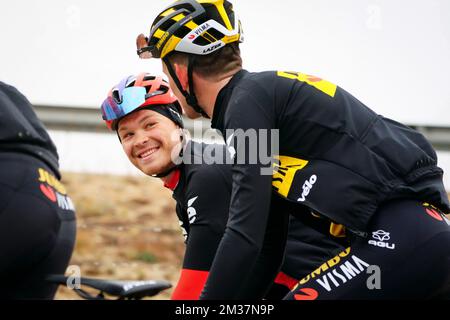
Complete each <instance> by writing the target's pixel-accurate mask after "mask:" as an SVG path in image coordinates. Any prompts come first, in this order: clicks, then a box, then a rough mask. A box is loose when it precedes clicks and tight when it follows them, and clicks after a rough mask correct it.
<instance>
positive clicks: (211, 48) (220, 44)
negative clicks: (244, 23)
mask: <svg viewBox="0 0 450 320" xmlns="http://www.w3.org/2000/svg"><path fill="white" fill-rule="evenodd" d="M221 46H222V43H218V44H215V45H213V46H211V47H209V48H207V49H205V50H203V53H208V52H212V51H214V50H216V49H217V48H219V47H221Z"/></svg>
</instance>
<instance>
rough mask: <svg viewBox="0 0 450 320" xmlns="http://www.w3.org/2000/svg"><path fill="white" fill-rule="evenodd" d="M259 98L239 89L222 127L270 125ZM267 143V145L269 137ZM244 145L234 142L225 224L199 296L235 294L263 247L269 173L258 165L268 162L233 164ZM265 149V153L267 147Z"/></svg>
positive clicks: (270, 118)
mask: <svg viewBox="0 0 450 320" xmlns="http://www.w3.org/2000/svg"><path fill="white" fill-rule="evenodd" d="M235 90H237V88H235ZM261 99H262V100H266V101H267V100H268V99H265V97H260V98H259V99H258V100H255V99H253V98H252V96H251V95H250V94H249V93H248V92H242V94H240V95H239V97H236V98H234V100H233V105H230V106H229V108H228V110H227V116H226V119H225V129H243V130H247V129H269V130H270V129H271V128H273V127H274V123H275V120H274V115H273V113H274V112H273V111H271V110H270V109H268V108H264V107H263V106H262V105H261V103H260V100H261ZM269 101H270V100H269ZM262 103H264V102H262ZM272 108H273V107H272ZM256 136H258V132H257V135H256ZM252 143H253V144H254V143H255V142H252ZM256 143H259V141H256ZM268 144H269V146H268V147H269V148H270V139H268ZM248 149H249V144H248V143H247V144H238V145H237V148H236V156H235V164H234V165H233V169H232V193H231V201H230V210H229V218H228V223H227V228H226V230H225V234H224V237H223V238H222V241H221V243H220V245H219V248H218V251H217V253H216V257H215V259H214V262H213V265H212V268H211V271H210V275H209V277H208V281H207V283H206V286H205V288H204V291H203V292H202V295H201V299H236V298H238V297H239V296H238V292H239V291H241V290H242V289H244V288H243V287H242V286H243V285H245V283H246V281H248V280H249V277H250V276H251V272H252V270H253V268H254V267H255V263H256V261H257V258H258V256H259V254H260V252H261V249H262V247H263V242H264V234H265V231H266V225H267V221H268V217H269V207H270V199H271V182H272V175H271V174H266V175H262V174H261V169H262V168H265V169H266V170H267V167H269V168H270V165H268V166H265V165H264V164H263V163H261V161H259V160H260V159H258V162H257V163H256V164H236V161H238V160H239V157H240V156H242V155H244V154H246V155H247V156H248ZM265 151H266V155H267V150H265ZM247 160H248V159H247ZM258 296H259V294H258Z"/></svg>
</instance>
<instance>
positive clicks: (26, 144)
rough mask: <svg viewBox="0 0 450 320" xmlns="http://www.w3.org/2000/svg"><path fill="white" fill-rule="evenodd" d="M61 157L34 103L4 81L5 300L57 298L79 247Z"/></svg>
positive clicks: (1, 194) (1, 198)
mask: <svg viewBox="0 0 450 320" xmlns="http://www.w3.org/2000/svg"><path fill="white" fill-rule="evenodd" d="M60 180H61V174H60V172H59V163H58V153H57V150H56V147H55V145H54V143H53V141H52V139H51V138H50V136H49V135H48V133H47V131H46V129H45V127H44V125H43V124H42V123H41V121H40V120H39V119H38V118H37V116H36V114H35V112H34V111H33V107H32V105H31V104H30V102H29V101H28V100H27V99H26V98H25V96H24V95H22V94H21V93H20V92H19V91H18V90H17V89H16V88H14V87H12V86H10V85H7V84H6V83H3V82H0V287H1V290H0V298H3V299H53V298H54V295H55V293H56V290H57V288H58V286H57V284H54V283H49V282H47V281H46V278H47V276H48V275H49V274H54V273H64V271H65V270H66V268H67V265H68V263H69V261H70V258H71V255H72V251H73V248H74V243H75V234H76V221H75V209H74V206H73V203H72V201H71V199H70V197H69V195H68V194H67V191H66V188H65V187H64V185H63V184H62V183H61V181H60Z"/></svg>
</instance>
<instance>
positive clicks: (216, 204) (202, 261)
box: [172, 165, 230, 300]
mask: <svg viewBox="0 0 450 320" xmlns="http://www.w3.org/2000/svg"><path fill="white" fill-rule="evenodd" d="M228 179H230V177H228ZM229 195H230V190H229V181H228V185H227V181H226V177H224V176H223V174H222V172H221V171H220V170H218V167H217V165H210V166H208V165H201V168H200V170H198V171H197V172H196V173H195V175H193V176H192V179H190V181H189V187H188V191H187V194H186V197H185V198H186V199H187V201H189V200H190V199H194V198H195V197H197V198H196V199H195V200H193V201H192V200H191V201H192V202H191V205H190V206H189V207H190V209H189V208H188V209H187V210H189V213H190V225H189V234H188V240H187V243H186V252H185V257H184V261H183V268H182V270H181V275H180V279H179V281H178V284H177V286H176V288H175V290H174V293H173V295H172V299H174V300H197V299H199V297H200V293H201V291H202V289H203V287H204V285H205V283H206V279H207V277H208V274H209V269H210V267H211V264H212V261H213V259H214V256H215V254H216V250H217V247H218V245H219V243H220V240H221V239H222V236H223V232H224V230H225V225H226V222H227V217H228V206H229V198H230V196H229ZM184 214H187V212H185V213H184Z"/></svg>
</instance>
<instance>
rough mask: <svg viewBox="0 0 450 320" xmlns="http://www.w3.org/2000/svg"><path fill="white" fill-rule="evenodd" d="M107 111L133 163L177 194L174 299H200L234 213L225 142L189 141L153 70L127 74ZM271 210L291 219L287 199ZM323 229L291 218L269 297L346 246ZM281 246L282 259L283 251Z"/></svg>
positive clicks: (109, 99)
mask: <svg viewBox="0 0 450 320" xmlns="http://www.w3.org/2000/svg"><path fill="white" fill-rule="evenodd" d="M101 110H102V116H103V119H104V120H105V123H106V125H107V126H108V128H110V129H111V130H114V131H116V133H117V135H118V138H119V140H120V142H121V145H122V147H123V149H124V151H125V153H126V155H127V156H128V159H129V160H130V162H131V163H132V164H133V165H135V166H136V167H137V168H138V169H139V170H141V171H142V172H143V173H145V174H147V175H149V176H154V177H158V178H160V179H161V180H162V181H163V182H164V185H165V187H167V188H169V189H170V190H172V191H173V198H174V199H175V200H176V203H177V205H176V214H177V217H178V219H179V222H180V226H181V228H182V230H183V234H184V236H185V242H186V250H185V255H184V260H183V266H182V270H181V275H180V278H179V281H178V283H177V285H176V287H175V290H174V293H173V295H172V298H173V299H198V298H199V296H200V293H201V291H202V289H203V286H204V284H205V282H206V279H207V277H208V274H209V268H210V267H211V264H212V261H213V260H214V256H215V253H216V251H217V247H218V245H219V243H220V240H221V238H222V235H223V233H224V231H225V227H226V222H227V218H228V207H229V202H230V191H231V166H230V165H221V164H224V163H225V162H226V159H225V158H222V156H220V155H226V154H227V152H226V148H225V146H224V145H219V144H205V143H199V142H195V141H192V140H190V139H188V137H187V136H186V135H185V134H184V133H183V131H181V130H182V128H183V127H184V124H183V121H182V118H181V108H180V105H179V103H178V101H177V99H176V97H175V96H174V95H173V93H172V91H171V90H170V88H169V86H168V84H167V82H165V81H164V80H163V79H162V78H161V77H155V76H152V75H151V74H148V73H141V74H139V75H136V76H134V75H133V76H129V77H126V78H124V79H123V80H122V81H121V82H119V83H118V84H117V85H116V86H114V87H113V88H112V90H111V91H110V92H109V94H108V96H107V98H106V99H105V101H104V102H103V104H102V107H101ZM180 139H181V140H180ZM213 155H217V156H218V158H214V157H213ZM273 207H274V210H276V211H277V212H278V217H277V221H274V223H277V222H278V223H279V221H282V220H281V219H280V217H281V216H282V215H285V216H286V217H287V215H286V214H285V213H284V212H283V210H285V211H288V210H289V208H287V207H286V208H283V203H277V204H275V203H274V204H273ZM296 210H299V208H296ZM318 228H319V226H316V225H314V224H311V225H307V224H306V223H305V222H303V221H299V220H297V219H291V225H290V234H289V236H288V246H287V252H286V259H285V263H284V268H283V269H282V272H280V273H279V274H278V276H277V278H276V279H275V281H274V284H273V287H272V289H271V291H270V293H269V294H268V295H267V296H266V298H270V299H279V298H281V297H282V296H283V295H284V294H283V293H286V292H288V291H289V290H288V288H290V287H292V286H293V285H295V283H296V282H297V281H298V280H299V279H300V278H301V277H302V276H305V275H307V274H308V273H309V272H311V271H313V270H314V269H315V268H316V267H318V266H319V265H320V263H321V262H322V260H324V259H327V258H331V257H332V256H333V255H334V254H336V253H337V252H339V251H341V250H342V249H343V248H344V247H343V245H342V244H341V243H342V241H341V239H331V240H329V239H326V238H325V237H324V236H323V235H322V233H321V232H320V231H319V230H318ZM280 230H283V229H282V228H280ZM294 230H295V232H294ZM306 240H307V241H306ZM323 241H325V243H322V242H323ZM306 242H307V243H306ZM319 243H320V245H318V244H319ZM276 249H277V250H276V251H277V253H278V254H280V255H281V256H282V255H283V248H276ZM305 255H307V256H308V259H304V256H305ZM275 262H276V261H275ZM277 263H278V262H277ZM278 267H279V265H275V266H274V268H275V269H276V270H277V269H278Z"/></svg>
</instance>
